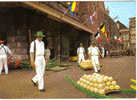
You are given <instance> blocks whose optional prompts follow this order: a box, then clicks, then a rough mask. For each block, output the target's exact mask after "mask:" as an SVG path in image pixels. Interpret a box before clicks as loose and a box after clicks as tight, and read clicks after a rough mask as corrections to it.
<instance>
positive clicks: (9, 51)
mask: <svg viewBox="0 0 137 100" xmlns="http://www.w3.org/2000/svg"><path fill="white" fill-rule="evenodd" d="M5 48H6V51H7V52H8V53H9V54H10V55H11V54H12V53H11V50H10V49H9V48H8V47H7V46H5Z"/></svg>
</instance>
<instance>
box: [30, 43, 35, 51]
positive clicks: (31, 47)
mask: <svg viewBox="0 0 137 100" xmlns="http://www.w3.org/2000/svg"><path fill="white" fill-rule="evenodd" d="M31 52H34V41H33V42H32V43H31V44H30V53H31Z"/></svg>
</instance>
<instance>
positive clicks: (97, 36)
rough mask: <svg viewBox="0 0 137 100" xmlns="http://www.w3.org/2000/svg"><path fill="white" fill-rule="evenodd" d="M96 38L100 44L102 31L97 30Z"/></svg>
mask: <svg viewBox="0 0 137 100" xmlns="http://www.w3.org/2000/svg"><path fill="white" fill-rule="evenodd" d="M95 38H96V40H97V42H98V44H99V43H100V33H99V32H97V33H96V34H95Z"/></svg>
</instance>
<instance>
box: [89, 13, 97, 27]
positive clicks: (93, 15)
mask: <svg viewBox="0 0 137 100" xmlns="http://www.w3.org/2000/svg"><path fill="white" fill-rule="evenodd" d="M95 16H96V12H95V11H94V13H93V14H92V16H89V24H94V21H95Z"/></svg>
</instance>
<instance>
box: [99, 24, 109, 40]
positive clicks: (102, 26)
mask: <svg viewBox="0 0 137 100" xmlns="http://www.w3.org/2000/svg"><path fill="white" fill-rule="evenodd" d="M100 30H101V32H102V33H104V36H105V37H106V39H107V40H108V34H107V32H106V27H105V25H104V24H102V25H101V26H100Z"/></svg>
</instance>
